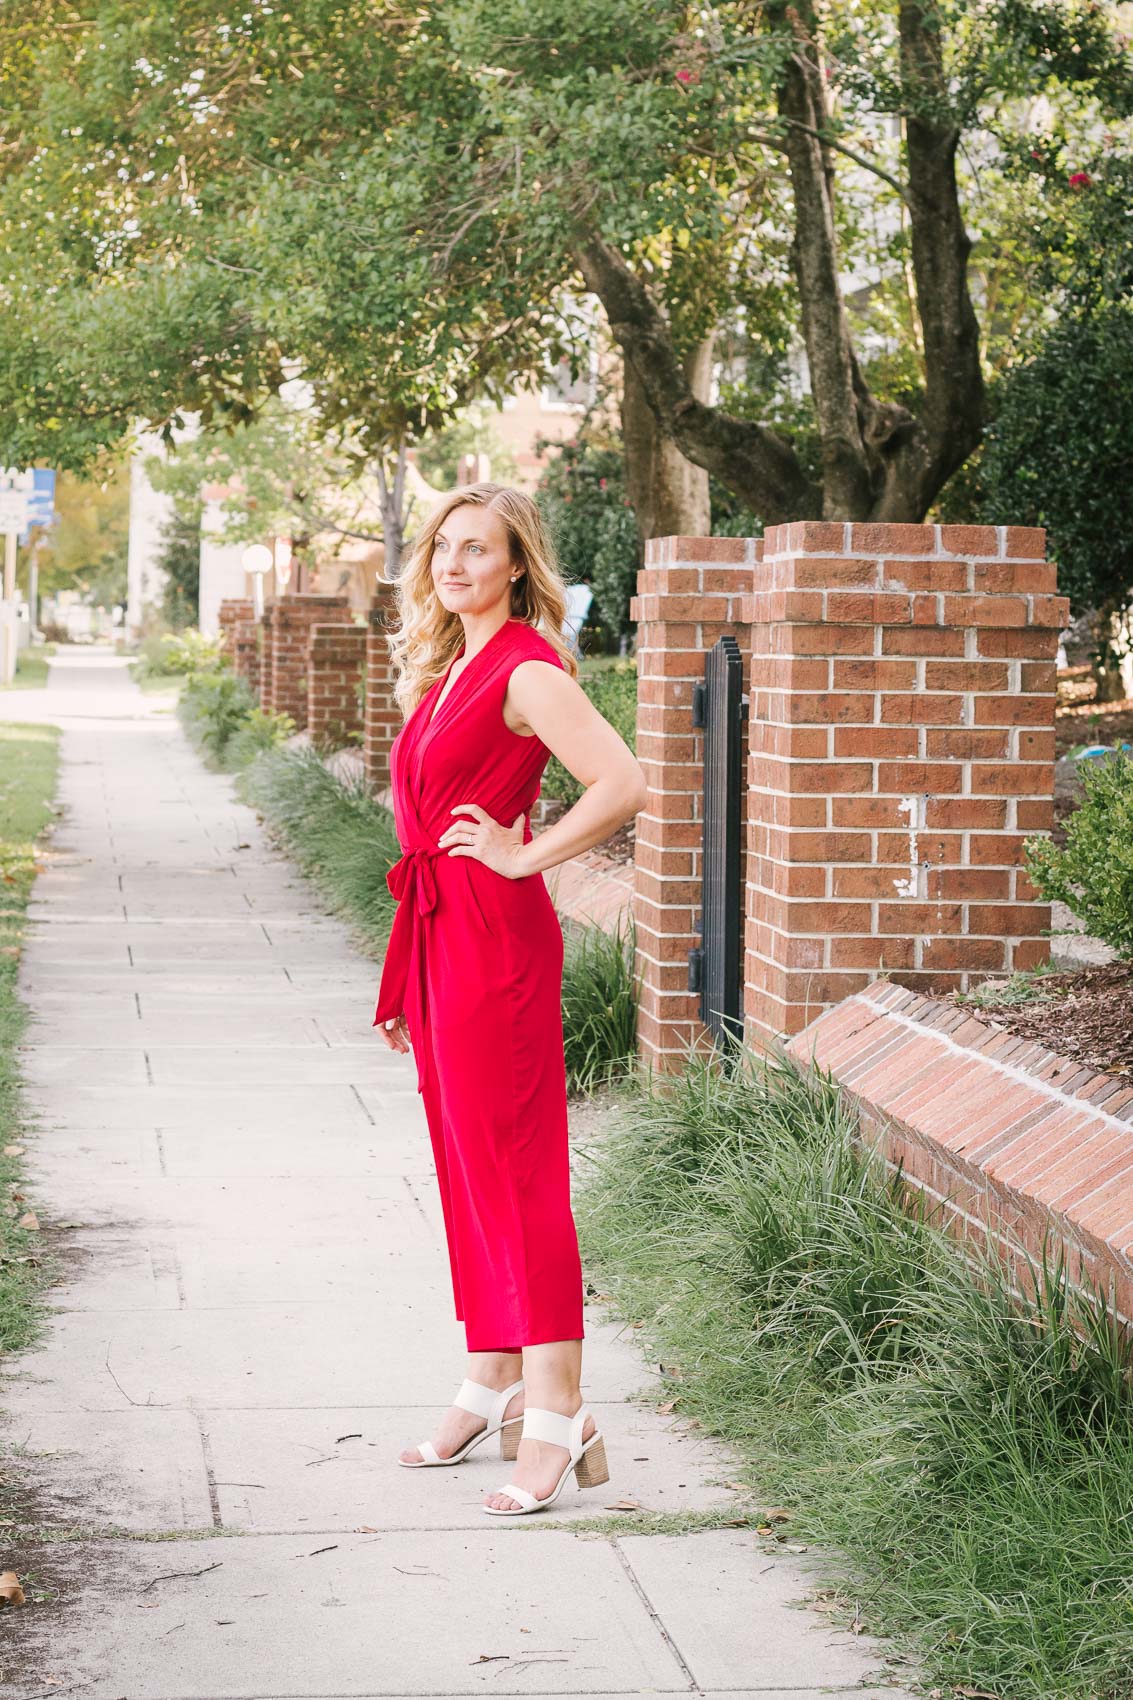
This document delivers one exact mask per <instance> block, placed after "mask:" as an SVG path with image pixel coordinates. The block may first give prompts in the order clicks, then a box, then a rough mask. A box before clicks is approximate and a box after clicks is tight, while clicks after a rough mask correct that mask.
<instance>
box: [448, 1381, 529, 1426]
mask: <svg viewBox="0 0 1133 1700" xmlns="http://www.w3.org/2000/svg"><path fill="white" fill-rule="evenodd" d="M522 1391H523V1380H522V1378H520V1380H519V1381H513V1382H512V1384H511V1386H510V1387H505V1388H504V1390H503V1392H502V1393H499V1392H497V1391H496V1389H495V1388H494V1387H485V1386H484V1384H483V1382H481V1381H468V1380H465V1381H462V1382H461V1384H460V1392H459V1393H458V1394H457V1396H456V1398H455V1399H454V1400H453V1404H454V1405H459V1407H460V1409H461V1410H462V1411H468V1412H470V1413H471V1415H472V1416H474V1417H483V1418H484V1421H485V1422H486V1423H488V1424H489V1425H491V1424H493V1423H494V1424H496V1425H499V1424H500V1423H502V1422H503V1417H504V1412H505V1411H506V1410H507V1408H508V1405H509V1404H510V1402H511V1400H512V1399H513V1398H514V1397H515V1395H516V1394H517V1393H522Z"/></svg>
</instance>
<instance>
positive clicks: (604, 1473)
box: [480, 1405, 610, 1517]
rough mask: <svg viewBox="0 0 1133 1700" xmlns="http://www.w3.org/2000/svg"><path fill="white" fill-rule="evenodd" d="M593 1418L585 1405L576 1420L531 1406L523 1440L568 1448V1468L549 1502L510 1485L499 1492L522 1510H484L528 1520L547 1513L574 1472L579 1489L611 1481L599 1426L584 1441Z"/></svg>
mask: <svg viewBox="0 0 1133 1700" xmlns="http://www.w3.org/2000/svg"><path fill="white" fill-rule="evenodd" d="M592 1415H593V1412H592V1411H591V1410H590V1407H589V1406H588V1405H583V1407H582V1409H581V1410H580V1411H576V1412H575V1414H574V1416H573V1417H564V1416H562V1415H561V1414H560V1412H558V1411H544V1410H543V1409H541V1407H540V1406H538V1405H529V1406H528V1407H527V1409H526V1411H524V1413H523V1436H522V1438H523V1439H524V1440H544V1441H546V1442H547V1444H548V1445H549V1446H565V1447H566V1449H567V1451H568V1452H569V1453H570V1458H569V1460H568V1461H567V1466H566V1468H565V1470H564V1471H563V1473H562V1475H561V1476H560V1477H559V1479H558V1481H557V1482H556V1483H555V1487H554V1491H553V1492H551V1493H549V1494H548V1495H547V1497H546V1499H536V1497H535V1495H534V1494H533V1493H528V1491H527V1489H526V1488H521V1487H517V1486H516V1484H515V1483H514V1482H508V1483H507V1484H506V1486H504V1487H502V1488H501V1489H500V1492H501V1493H506V1494H507V1496H508V1498H509V1499H514V1500H515V1501H516V1502H517V1503H518V1505H519V1510H518V1511H509V1510H507V1509H505V1508H504V1507H503V1506H499V1505H482V1506H481V1507H480V1509H481V1511H487V1512H488V1513H489V1515H490V1516H492V1517H526V1516H527V1515H528V1514H529V1512H532V1511H545V1510H546V1509H547V1507H548V1505H553V1504H554V1503H555V1501H556V1499H558V1497H559V1495H560V1493H562V1491H563V1487H564V1485H565V1483H566V1479H567V1477H568V1476H569V1475H570V1473H571V1471H572V1470H573V1471H574V1479H575V1481H576V1482H577V1484H578V1486H579V1487H580V1488H584V1487H601V1485H602V1483H603V1482H608V1481H609V1479H610V1472H609V1470H608V1468H607V1466H606V1443H605V1441H604V1440H603V1438H602V1433H601V1430H600V1429H599V1428H598V1426H597V1424H595V1427H594V1433H593V1434H592V1435H591V1436H590V1439H589V1440H585V1441H584V1440H583V1438H582V1431H583V1429H584V1428H585V1427H586V1419H587V1418H588V1417H590V1416H592Z"/></svg>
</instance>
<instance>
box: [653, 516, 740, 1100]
mask: <svg viewBox="0 0 1133 1700" xmlns="http://www.w3.org/2000/svg"><path fill="white" fill-rule="evenodd" d="M758 548H759V546H758V545H757V544H756V542H755V541H754V539H751V538H732V537H662V538H656V539H653V540H652V541H650V542H649V543H647V544H646V549H645V566H644V567H643V568H642V570H641V571H640V573H639V574H638V579H637V587H638V593H637V595H636V596H635V597H634V598H633V599H632V601H631V603H630V617H631V618H632V619H634V620H636V621H637V670H638V687H637V691H638V708H637V757H638V760H639V761H640V763H641V766H642V768H643V770H644V772H645V776H646V778H647V780H648V782H649V799H648V802H647V803H646V806H645V808H644V809H643V810H642V811H641V813H640V814H639V815H638V816H637V823H636V844H635V850H634V896H633V917H634V923H635V933H636V939H637V955H636V964H635V968H636V973H637V975H638V978H639V983H640V1006H639V1014H638V1048H639V1053H640V1055H641V1056H642V1058H643V1059H647V1060H648V1061H649V1062H650V1063H652V1064H653V1066H655V1067H657V1068H659V1069H661V1070H673V1069H677V1068H679V1067H680V1064H681V1059H682V1058H683V1057H684V1055H685V1054H686V1051H687V1050H688V1048H689V1047H699V1046H701V1045H702V1043H703V1042H704V1039H705V1037H706V1035H705V1034H704V1029H703V1028H702V1027H701V1024H700V1021H699V1018H698V1016H697V1004H698V997H697V994H696V993H695V992H690V991H689V990H688V954H689V951H690V950H691V949H692V948H693V946H694V945H695V944H696V943H697V942H698V939H699V935H698V933H697V932H696V931H695V928H694V922H695V917H696V913H697V911H698V910H699V908H700V872H701V854H702V836H703V831H704V820H703V812H702V763H703V759H704V734H703V732H702V731H700V730H697V729H696V728H694V727H693V724H692V698H693V687H694V685H695V684H696V683H697V681H698V680H700V679H703V677H704V657H705V653H706V652H707V651H708V650H709V649H711V648H712V646H713V644H714V643H716V642H717V640H718V639H719V638H721V637H723V636H724V635H726V634H728V635H731V636H732V637H734V638H735V639H736V642H737V644H738V645H739V648H740V651H741V654H742V655H743V656H744V673H745V682H746V674H747V650H748V628H747V625H746V624H745V622H744V620H743V618H742V617H741V603H742V600H743V596H744V593H745V592H746V591H747V590H748V589H749V587H750V585H751V579H752V568H753V565H754V562H755V560H756V557H757V554H758Z"/></svg>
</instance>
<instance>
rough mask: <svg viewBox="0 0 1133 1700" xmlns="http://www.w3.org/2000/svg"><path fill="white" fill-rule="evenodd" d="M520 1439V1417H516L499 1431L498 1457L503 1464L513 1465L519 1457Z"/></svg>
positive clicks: (521, 1427)
mask: <svg viewBox="0 0 1133 1700" xmlns="http://www.w3.org/2000/svg"><path fill="white" fill-rule="evenodd" d="M522 1438H523V1418H522V1417H516V1419H515V1421H514V1422H510V1423H505V1424H504V1426H503V1428H502V1429H501V1430H500V1457H501V1458H502V1459H503V1460H504V1462H505V1463H507V1464H514V1463H515V1460H516V1459H517V1458H518V1457H519V1442H520V1440H521V1439H522Z"/></svg>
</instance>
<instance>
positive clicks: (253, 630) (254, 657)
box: [229, 620, 260, 695]
mask: <svg viewBox="0 0 1133 1700" xmlns="http://www.w3.org/2000/svg"><path fill="white" fill-rule="evenodd" d="M229 654H230V659H231V662H232V671H233V672H234V673H235V674H236V675H237V676H238V677H239V678H241V679H246V680H247V681H248V684H249V685H250V686H251V688H252V690H253V691H254V692H255V693H256V694H257V695H259V689H260V622H259V621H258V620H237V621H236V624H235V625H234V626H233V628H232V636H231V639H230V643H229Z"/></svg>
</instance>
